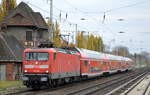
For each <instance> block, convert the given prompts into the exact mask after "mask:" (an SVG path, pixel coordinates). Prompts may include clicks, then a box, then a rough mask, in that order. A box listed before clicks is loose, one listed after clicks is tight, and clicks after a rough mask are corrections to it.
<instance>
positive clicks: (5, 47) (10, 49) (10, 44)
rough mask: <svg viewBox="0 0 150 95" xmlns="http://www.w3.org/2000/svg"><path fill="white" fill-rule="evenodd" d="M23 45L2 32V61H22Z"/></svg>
mask: <svg viewBox="0 0 150 95" xmlns="http://www.w3.org/2000/svg"><path fill="white" fill-rule="evenodd" d="M24 49H25V48H24V47H23V45H22V44H21V43H20V42H19V41H18V40H17V39H16V38H15V37H14V36H12V35H10V34H8V33H4V32H0V61H4V62H5V61H14V62H21V61H22V53H23V51H24Z"/></svg>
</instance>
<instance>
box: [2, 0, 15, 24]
mask: <svg viewBox="0 0 150 95" xmlns="http://www.w3.org/2000/svg"><path fill="white" fill-rule="evenodd" d="M9 1H10V4H9V8H10V9H13V8H15V7H16V5H17V4H16V0H9ZM6 6H7V4H6V0H2V2H1V4H0V21H1V20H2V19H3V18H4V17H5V16H6V15H7V14H8V11H9V10H8V9H7V7H6Z"/></svg>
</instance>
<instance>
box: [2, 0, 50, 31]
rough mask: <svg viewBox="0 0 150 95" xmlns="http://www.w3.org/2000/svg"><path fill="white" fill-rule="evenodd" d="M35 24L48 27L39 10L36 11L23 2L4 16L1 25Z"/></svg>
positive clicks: (35, 25)
mask: <svg viewBox="0 0 150 95" xmlns="http://www.w3.org/2000/svg"><path fill="white" fill-rule="evenodd" d="M3 25H5V26H33V27H37V28H41V29H48V26H47V24H46V22H45V21H44V19H43V17H42V15H41V14H40V13H39V12H34V11H33V10H32V9H31V8H30V7H29V6H28V5H27V4H26V3H24V2H21V3H20V4H19V5H18V6H17V7H16V8H14V9H12V10H11V11H10V12H9V13H8V15H7V16H6V17H5V18H4V20H3V21H2V23H1V26H3Z"/></svg>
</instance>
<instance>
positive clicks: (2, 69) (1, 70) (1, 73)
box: [0, 64, 6, 80]
mask: <svg viewBox="0 0 150 95" xmlns="http://www.w3.org/2000/svg"><path fill="white" fill-rule="evenodd" d="M0 80H6V65H4V64H0Z"/></svg>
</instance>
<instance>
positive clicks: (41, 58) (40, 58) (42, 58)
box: [38, 53, 48, 61]
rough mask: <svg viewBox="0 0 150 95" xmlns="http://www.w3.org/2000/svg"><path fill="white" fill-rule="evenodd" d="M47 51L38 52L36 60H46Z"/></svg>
mask: <svg viewBox="0 0 150 95" xmlns="http://www.w3.org/2000/svg"><path fill="white" fill-rule="evenodd" d="M47 60H48V53H38V61H47Z"/></svg>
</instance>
